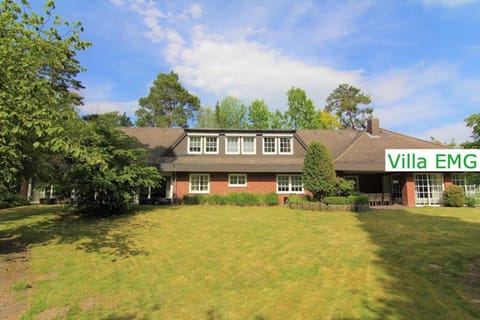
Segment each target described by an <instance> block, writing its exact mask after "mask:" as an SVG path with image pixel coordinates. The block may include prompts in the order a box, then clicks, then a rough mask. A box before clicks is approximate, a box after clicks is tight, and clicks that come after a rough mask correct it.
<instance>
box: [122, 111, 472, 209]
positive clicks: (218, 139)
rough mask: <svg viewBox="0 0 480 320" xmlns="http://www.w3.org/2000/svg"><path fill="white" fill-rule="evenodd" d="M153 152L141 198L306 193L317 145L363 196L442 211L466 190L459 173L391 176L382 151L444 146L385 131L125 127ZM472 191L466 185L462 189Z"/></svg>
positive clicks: (371, 127)
mask: <svg viewBox="0 0 480 320" xmlns="http://www.w3.org/2000/svg"><path fill="white" fill-rule="evenodd" d="M122 130H123V131H124V132H125V133H126V134H128V135H130V136H134V137H136V138H137V139H138V140H139V142H140V144H141V145H142V146H143V147H145V148H148V150H149V151H150V153H149V161H150V162H151V163H152V164H153V165H155V166H156V167H157V168H158V170H159V171H160V173H161V174H162V176H163V177H165V179H164V181H163V183H162V186H161V187H160V188H158V189H157V190H151V189H149V190H143V191H142V192H141V195H140V198H141V199H158V200H159V201H160V200H163V199H168V200H174V199H178V198H181V197H182V196H184V195H186V194H189V195H193V194H227V193H231V192H252V193H270V192H275V193H277V194H278V195H279V197H280V199H281V201H284V199H285V198H286V197H288V196H289V195H292V194H298V195H304V194H305V190H304V189H303V184H302V167H303V158H304V156H305V152H306V149H307V146H308V145H309V144H310V143H311V142H312V141H321V142H323V143H324V144H325V145H326V146H327V148H328V149H329V151H330V153H331V154H332V156H333V158H334V160H335V169H336V172H337V175H339V176H343V177H345V178H347V179H352V180H354V181H355V184H356V189H357V191H359V192H363V193H388V194H390V195H391V196H392V198H393V202H395V203H399V204H403V205H405V206H416V205H418V206H423V205H439V204H440V201H441V197H442V192H443V190H444V188H445V187H446V186H448V185H449V184H451V183H455V184H459V185H462V186H465V182H464V181H465V179H464V177H463V174H462V173H409V172H406V173H403V172H402V173H393V174H392V173H387V172H385V149H439V148H442V146H439V145H438V144H434V143H432V142H428V141H424V140H420V139H417V138H414V137H410V136H407V135H403V134H400V133H396V132H392V131H389V130H386V129H383V128H380V125H379V120H378V119H372V120H370V121H369V122H368V126H367V130H364V131H356V130H250V129H246V130H245V129H180V128H123V129H122ZM465 188H467V191H469V190H468V186H465Z"/></svg>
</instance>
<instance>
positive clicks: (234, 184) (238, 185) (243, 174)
mask: <svg viewBox="0 0 480 320" xmlns="http://www.w3.org/2000/svg"><path fill="white" fill-rule="evenodd" d="M231 177H244V178H245V183H243V184H239V183H232V182H231V181H230V178H231ZM237 181H238V180H237ZM247 184H248V181H247V175H246V174H245V173H230V174H229V175H228V186H229V187H231V188H245V187H247Z"/></svg>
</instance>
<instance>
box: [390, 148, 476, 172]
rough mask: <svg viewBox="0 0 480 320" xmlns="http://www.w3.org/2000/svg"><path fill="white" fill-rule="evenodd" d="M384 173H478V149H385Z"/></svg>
mask: <svg viewBox="0 0 480 320" xmlns="http://www.w3.org/2000/svg"><path fill="white" fill-rule="evenodd" d="M385 171H386V172H407V171H408V172H422V171H423V172H435V171H443V172H448V171H453V172H455V171H457V172H458V171H461V172H464V171H480V150H479V149H386V150H385Z"/></svg>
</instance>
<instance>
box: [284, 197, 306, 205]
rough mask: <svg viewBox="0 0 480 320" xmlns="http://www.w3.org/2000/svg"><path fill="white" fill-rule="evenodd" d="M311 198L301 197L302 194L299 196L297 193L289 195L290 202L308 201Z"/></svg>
mask: <svg viewBox="0 0 480 320" xmlns="http://www.w3.org/2000/svg"><path fill="white" fill-rule="evenodd" d="M308 201H310V200H308V199H307V198H306V197H300V196H297V195H291V196H289V197H288V203H289V204H290V203H302V202H308Z"/></svg>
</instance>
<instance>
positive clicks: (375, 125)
mask: <svg viewBox="0 0 480 320" xmlns="http://www.w3.org/2000/svg"><path fill="white" fill-rule="evenodd" d="M367 132H368V133H370V134H371V135H372V136H378V134H379V133H380V120H379V119H378V118H372V119H368V120H367Z"/></svg>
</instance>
